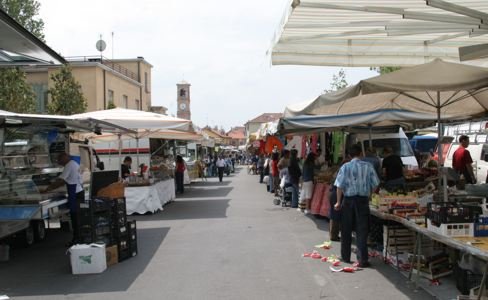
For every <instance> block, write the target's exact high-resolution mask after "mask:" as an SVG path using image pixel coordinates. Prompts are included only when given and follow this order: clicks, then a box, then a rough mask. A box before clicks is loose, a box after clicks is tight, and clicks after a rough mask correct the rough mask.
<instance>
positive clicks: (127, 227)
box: [80, 197, 137, 262]
mask: <svg viewBox="0 0 488 300" xmlns="http://www.w3.org/2000/svg"><path fill="white" fill-rule="evenodd" d="M80 233H81V234H80V236H81V241H80V242H82V243H85V244H89V243H97V242H103V243H105V245H106V246H107V247H111V246H117V252H118V261H119V262H120V261H123V260H126V259H128V258H130V257H133V256H135V255H137V228H136V222H135V221H127V209H126V201H125V198H123V197H122V198H103V197H97V198H94V199H92V201H90V202H88V203H84V204H82V207H81V208H80Z"/></svg>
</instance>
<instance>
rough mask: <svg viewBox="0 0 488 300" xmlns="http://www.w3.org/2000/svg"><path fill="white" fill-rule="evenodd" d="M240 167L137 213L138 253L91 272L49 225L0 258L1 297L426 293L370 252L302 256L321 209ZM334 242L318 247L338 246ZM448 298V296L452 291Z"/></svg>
mask: <svg viewBox="0 0 488 300" xmlns="http://www.w3.org/2000/svg"><path fill="white" fill-rule="evenodd" d="M258 180H259V178H258V176H255V175H248V174H247V172H246V171H245V169H244V168H242V169H238V170H237V172H236V173H235V174H231V176H229V177H224V181H223V182H222V183H219V182H218V179H216V178H209V179H208V181H204V182H202V181H200V180H199V181H198V182H195V183H193V184H192V186H191V187H190V188H187V189H186V190H185V193H184V194H183V195H181V196H180V195H179V196H178V198H177V200H176V201H175V202H173V203H170V204H168V205H166V206H165V207H164V210H163V211H161V212H158V213H155V214H150V215H139V216H131V217H130V218H131V219H136V220H137V226H138V244H139V254H138V256H136V257H134V258H131V259H129V260H127V261H124V262H121V263H119V264H116V265H114V266H112V267H110V268H108V269H107V270H106V271H105V272H104V273H102V274H97V275H71V273H70V265H69V257H68V256H67V255H66V253H65V252H66V248H64V243H65V242H66V240H67V239H69V236H68V235H67V234H66V233H64V232H61V231H59V230H51V231H50V232H49V234H50V236H49V237H48V239H47V240H46V241H45V242H43V243H39V244H36V245H34V246H33V247H31V248H14V249H12V254H11V259H10V261H9V262H4V263H0V295H3V294H5V295H7V296H9V297H10V299H19V300H20V299H49V300H56V299H103V300H110V299H140V300H144V299H355V300H357V299H432V297H431V296H429V295H428V294H427V293H426V292H424V291H422V290H419V291H415V290H414V288H413V286H412V285H411V284H407V281H406V279H405V277H404V276H402V275H401V274H399V273H398V272H397V271H395V270H394V269H393V268H391V267H390V266H388V265H385V264H384V263H383V262H382V261H381V260H380V259H372V260H371V262H372V267H371V268H368V269H364V270H361V271H358V272H356V273H333V272H331V271H330V269H329V266H330V264H329V263H324V262H321V261H320V260H316V259H311V258H303V257H302V254H303V253H304V252H307V251H312V250H314V245H316V244H320V243H322V242H323V241H325V240H328V223H327V220H326V219H322V218H316V217H313V216H305V215H303V214H302V213H300V212H297V211H296V209H291V208H283V207H281V206H275V205H274V204H273V197H272V195H271V194H270V193H267V192H266V191H265V186H264V185H262V184H259V183H258ZM339 250H340V245H339V244H338V243H333V245H332V249H330V250H328V251H327V252H326V251H322V254H324V255H330V254H338V253H339ZM452 298H455V295H453V297H452Z"/></svg>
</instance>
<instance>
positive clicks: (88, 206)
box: [78, 198, 113, 245]
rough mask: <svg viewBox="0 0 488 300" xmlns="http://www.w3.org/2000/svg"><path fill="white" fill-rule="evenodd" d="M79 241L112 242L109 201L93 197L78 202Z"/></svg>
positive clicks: (87, 242)
mask: <svg viewBox="0 0 488 300" xmlns="http://www.w3.org/2000/svg"><path fill="white" fill-rule="evenodd" d="M78 219H79V220H78V226H79V227H78V230H79V239H80V240H79V242H80V243H83V244H90V243H104V244H105V245H110V244H112V241H113V240H112V232H111V224H112V213H111V208H110V205H109V203H108V202H107V201H106V200H105V199H103V198H94V199H92V200H91V201H89V202H87V203H82V204H80V207H79V212H78Z"/></svg>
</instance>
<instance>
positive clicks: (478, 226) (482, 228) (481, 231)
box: [474, 217, 488, 237]
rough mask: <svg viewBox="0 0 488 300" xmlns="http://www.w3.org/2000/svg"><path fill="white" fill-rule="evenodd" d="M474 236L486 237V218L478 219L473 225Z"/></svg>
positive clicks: (487, 221)
mask: <svg viewBox="0 0 488 300" xmlns="http://www.w3.org/2000/svg"><path fill="white" fill-rule="evenodd" d="M474 236H476V237H480V236H488V217H478V218H477V219H476V222H475V223H474Z"/></svg>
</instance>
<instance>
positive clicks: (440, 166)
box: [437, 91, 447, 201]
mask: <svg viewBox="0 0 488 300" xmlns="http://www.w3.org/2000/svg"><path fill="white" fill-rule="evenodd" d="M437 140H438V146H437V156H438V158H439V164H438V168H437V176H439V179H438V181H437V184H438V192H439V196H441V195H443V197H444V199H443V200H444V201H447V185H444V186H442V178H443V177H444V175H443V169H444V159H443V157H442V154H443V151H442V143H441V140H442V124H441V92H440V91H437ZM445 181H447V180H445ZM444 183H446V182H444ZM441 186H442V189H443V191H444V192H443V193H441ZM439 198H440V197H439Z"/></svg>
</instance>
